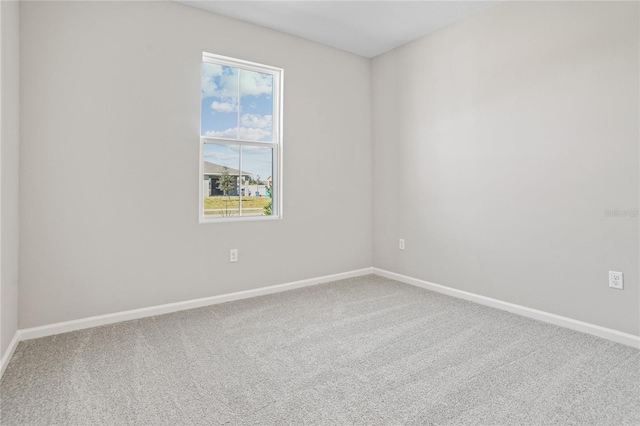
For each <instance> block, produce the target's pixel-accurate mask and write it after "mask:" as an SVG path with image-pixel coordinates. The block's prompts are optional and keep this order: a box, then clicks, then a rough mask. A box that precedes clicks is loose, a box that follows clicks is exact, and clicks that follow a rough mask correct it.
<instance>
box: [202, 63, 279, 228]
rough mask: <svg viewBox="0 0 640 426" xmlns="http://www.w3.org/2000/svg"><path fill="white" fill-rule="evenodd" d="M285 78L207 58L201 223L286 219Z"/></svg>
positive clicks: (275, 71)
mask: <svg viewBox="0 0 640 426" xmlns="http://www.w3.org/2000/svg"><path fill="white" fill-rule="evenodd" d="M282 78H283V70H281V69H279V68H274V67H270V66H267V65H260V64H256V63H252V62H247V61H242V60H238V59H233V58H227V57H224V56H219V55H213V54H210V53H203V55H202V83H201V107H200V108H201V109H200V222H221V221H222V222H224V221H239V220H257V219H273V218H280V217H282V191H281V184H282V161H281V160H282Z"/></svg>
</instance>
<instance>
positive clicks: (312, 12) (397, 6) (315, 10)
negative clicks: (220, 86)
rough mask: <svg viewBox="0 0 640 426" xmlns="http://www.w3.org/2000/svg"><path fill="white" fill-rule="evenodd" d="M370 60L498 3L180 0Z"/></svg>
mask: <svg viewBox="0 0 640 426" xmlns="http://www.w3.org/2000/svg"><path fill="white" fill-rule="evenodd" d="M178 1H180V2H181V3H184V4H186V5H189V6H194V7H198V8H200V9H204V10H208V11H211V12H214V13H218V14H220V15H225V16H229V17H231V18H235V19H239V20H242V21H246V22H251V23H253V24H257V25H261V26H263V27H268V28H272V29H274V30H278V31H281V32H284V33H288V34H292V35H295V36H298V37H302V38H306V39H308V40H313V41H316V42H318V43H322V44H326V45H328V46H332V47H336V48H338V49H342V50H346V51H348V52H352V53H355V54H357V55H361V56H365V57H367V58H372V57H374V56H377V55H379V54H381V53H384V52H386V51H387V50H391V49H393V48H395V47H398V46H401V45H403V44H405V43H408V42H410V41H412V40H415V39H416V38H418V37H421V36H423V35H426V34H429V33H431V32H433V31H435V30H437V29H438V28H442V27H444V26H445V25H449V24H451V23H453V22H456V21H459V20H461V19H463V18H466V17H467V16H470V15H473V14H474V13H477V12H479V11H481V10H483V9H486V8H488V7H491V6H493V5H494V4H496V3H497V1H189V0H178Z"/></svg>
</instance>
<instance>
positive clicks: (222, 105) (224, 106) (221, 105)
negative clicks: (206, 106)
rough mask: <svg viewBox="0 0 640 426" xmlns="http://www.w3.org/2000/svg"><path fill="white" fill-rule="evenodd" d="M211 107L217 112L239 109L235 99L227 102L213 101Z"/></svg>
mask: <svg viewBox="0 0 640 426" xmlns="http://www.w3.org/2000/svg"><path fill="white" fill-rule="evenodd" d="M211 109H212V110H214V111H215V112H233V111H237V110H238V103H237V102H236V101H235V99H231V100H229V101H227V102H218V101H213V103H212V104H211Z"/></svg>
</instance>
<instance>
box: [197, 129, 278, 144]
mask: <svg viewBox="0 0 640 426" xmlns="http://www.w3.org/2000/svg"><path fill="white" fill-rule="evenodd" d="M205 136H210V137H213V138H226V139H236V138H237V137H239V138H240V139H244V140H248V141H264V140H271V129H258V128H255V127H240V129H239V130H238V129H236V128H235V127H233V128H230V129H227V130H220V131H216V130H210V131H208V132H206V133H205Z"/></svg>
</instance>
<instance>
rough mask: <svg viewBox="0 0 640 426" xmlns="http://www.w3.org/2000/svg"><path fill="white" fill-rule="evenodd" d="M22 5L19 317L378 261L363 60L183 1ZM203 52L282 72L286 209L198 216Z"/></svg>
mask: <svg viewBox="0 0 640 426" xmlns="http://www.w3.org/2000/svg"><path fill="white" fill-rule="evenodd" d="M21 12H22V13H21V24H22V28H21V48H22V52H21V61H22V62H21V65H22V85H21V96H22V99H21V102H22V121H21V123H22V127H21V131H22V134H21V136H22V139H21V150H20V155H21V161H20V166H21V167H20V179H21V181H20V184H21V189H20V208H21V212H20V214H21V227H20V237H21V242H20V271H21V276H20V328H26V327H33V326H39V325H44V324H50V323H54V322H58V321H65V320H72V319H76V318H83V317H87V316H91V315H99V314H106V313H110V312H117V311H122V310H126V309H133V308H140V307H145V306H153V305H157V304H162V303H168V302H176V301H181V300H188V299H193V298H199V297H205V296H212V295H217V294H223V293H230V292H235V291H240V290H248V289H251V288H256V287H263V286H268V285H273V284H280V283H285V282H289V281H294V280H300V279H305V278H311V277H317V276H322V275H326V274H333V273H338V272H343V271H349V270H354V269H359V268H364V267H368V266H370V265H371V263H372V260H371V245H372V241H371V238H372V237H371V228H372V223H371V220H372V218H371V203H372V195H371V185H370V184H369V182H370V179H371V162H372V159H371V157H372V154H371V150H372V148H371V117H370V116H371V109H370V104H371V100H370V87H371V81H370V70H369V67H370V62H369V60H367V59H364V58H361V57H358V56H355V55H352V54H348V53H345V52H342V51H338V50H335V49H332V48H328V47H325V46H321V45H319V44H315V43H312V42H309V41H305V40H302V39H300V38H296V37H292V36H289V35H285V34H282V33H278V32H275V31H271V30H267V29H265V28H261V27H257V26H253V25H249V24H246V23H242V22H239V21H235V20H232V19H228V18H224V17H221V16H216V15H213V14H209V13H205V12H203V11H201V10H198V9H194V8H191V7H187V6H184V5H181V4H178V3H175V2H137V3H133V2H126V3H125V2H24V3H23V4H22V10H21ZM203 51H206V52H211V53H218V54H222V55H226V56H232V57H238V58H242V59H246V60H250V61H255V62H260V63H265V64H268V65H273V66H277V67H282V68H284V70H285V97H284V102H285V111H284V119H285V125H284V138H285V142H284V219H283V220H281V221H267V222H248V223H224V224H222V223H220V224H203V225H200V224H198V183H199V177H198V174H197V173H198V149H199V148H198V147H199V120H200V115H199V114H200V61H201V55H202V52H203ZM150 176H154V177H162V178H160V179H157V180H156V185H155V186H154V187H152V188H150V187H149V185H148V182H149V178H150ZM352 187H357V188H364V189H362V190H359V191H358V192H357V193H354V192H353V191H350V190H349V188H352ZM231 248H238V249H239V262H238V263H235V264H230V263H229V260H228V259H229V249H231Z"/></svg>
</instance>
